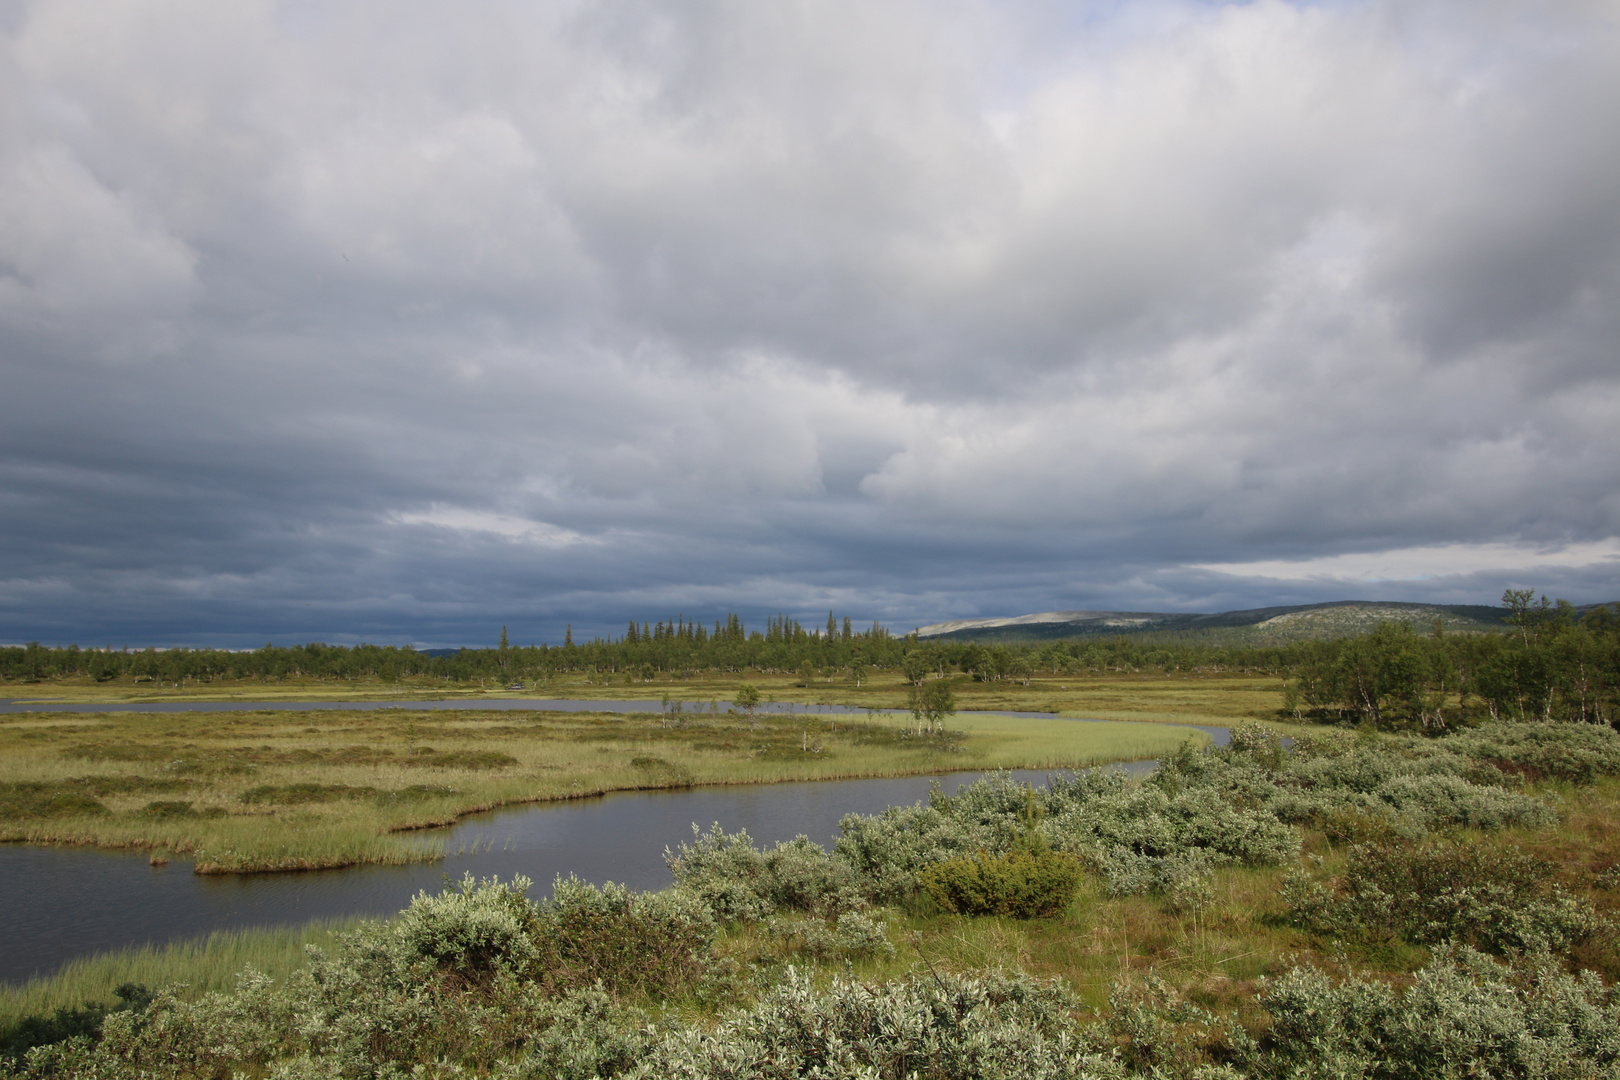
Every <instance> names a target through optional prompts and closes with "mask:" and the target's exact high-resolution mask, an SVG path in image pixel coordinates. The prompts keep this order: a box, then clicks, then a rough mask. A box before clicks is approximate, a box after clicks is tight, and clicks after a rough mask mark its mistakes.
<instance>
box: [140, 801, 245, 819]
mask: <svg viewBox="0 0 1620 1080" xmlns="http://www.w3.org/2000/svg"><path fill="white" fill-rule="evenodd" d="M137 813H139V814H141V815H142V816H143V817H149V818H159V819H164V818H217V817H224V816H225V810H224V809H223V808H222V807H218V806H209V807H204V808H203V809H201V810H198V809H196V808H195V807H194V806H193V805H192V803H191V802H190V801H188V800H183V799H154V800H153V801H151V802H149V803H147V804H146V805H145V806H143V807H141V809H140V810H139V811H137Z"/></svg>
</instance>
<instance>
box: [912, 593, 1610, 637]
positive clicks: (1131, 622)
mask: <svg viewBox="0 0 1620 1080" xmlns="http://www.w3.org/2000/svg"><path fill="white" fill-rule="evenodd" d="M1592 606H1596V605H1592ZM1502 615H1503V609H1502V608H1500V607H1487V606H1484V605H1469V604H1408V603H1401V602H1398V601H1375V600H1338V601H1334V602H1332V603H1327V604H1301V605H1298V606H1295V607H1269V608H1251V609H1249V610H1247V611H1223V612H1219V613H1216V614H1197V613H1187V612H1165V611H1047V612H1042V613H1040V614H1037V615H1019V616H1016V617H1013V618H1002V619H957V620H954V621H951V622H942V623H935V624H933V625H932V626H924V627H922V628H921V629H919V630H918V631H917V636H918V637H922V638H934V639H938V640H945V641H953V640H954V641H966V640H970V639H971V640H973V641H981V642H1015V641H1052V640H1057V639H1066V638H1084V637H1115V636H1118V635H1121V634H1127V635H1132V636H1136V635H1151V636H1154V637H1166V638H1174V639H1178V640H1183V641H1187V642H1188V643H1192V642H1195V641H1204V642H1207V643H1209V644H1233V645H1237V644H1255V645H1263V644H1272V643H1278V642H1284V641H1301V640H1305V639H1309V638H1335V637H1347V636H1349V635H1352V634H1362V633H1366V632H1367V631H1369V630H1371V629H1373V628H1374V627H1375V626H1377V625H1378V624H1379V623H1381V622H1405V623H1410V624H1411V625H1412V626H1413V627H1414V628H1416V629H1419V630H1427V629H1428V628H1429V627H1431V626H1433V625H1434V620H1435V619H1439V620H1440V621H1441V625H1443V626H1444V627H1445V628H1446V630H1448V631H1461V632H1474V633H1478V632H1480V631H1486V630H1501V629H1502V628H1503V626H1504V624H1503V622H1502Z"/></svg>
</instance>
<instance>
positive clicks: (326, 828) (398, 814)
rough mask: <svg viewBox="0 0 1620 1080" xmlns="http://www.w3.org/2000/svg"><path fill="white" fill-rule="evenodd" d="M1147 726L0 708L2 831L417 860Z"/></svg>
mask: <svg viewBox="0 0 1620 1080" xmlns="http://www.w3.org/2000/svg"><path fill="white" fill-rule="evenodd" d="M1189 738H1190V739H1192V740H1194V741H1195V742H1199V743H1202V742H1203V741H1205V740H1206V739H1207V737H1206V736H1204V735H1203V734H1202V733H1200V732H1196V731H1191V730H1189V729H1186V728H1177V727H1168V726H1165V725H1162V724H1122V725H1116V724H1077V723H1074V722H1073V721H1065V720H1051V719H1047V720H1041V719H1030V718H1022V719H1017V720H1014V719H1011V718H1008V717H996V716H973V717H958V718H956V719H955V720H953V721H952V722H951V724H950V726H949V728H948V729H945V730H937V729H936V730H927V731H923V732H921V733H919V731H918V730H917V728H916V726H915V725H913V724H912V723H911V720H910V717H909V716H882V715H879V716H874V717H866V716H864V715H860V714H856V715H843V716H817V715H802V714H796V715H790V716H785V715H772V714H765V713H761V714H759V715H757V716H756V717H753V718H749V717H747V716H745V715H741V714H736V713H733V712H730V711H725V712H722V711H720V709H719V706H718V704H717V705H716V706H715V707H714V711H703V712H698V711H681V712H662V713H630V714H615V713H560V712H538V711H503V712H498V713H490V712H475V711H464V712H463V711H450V710H436V711H431V712H430V711H421V710H411V709H408V708H405V709H387V710H372V711H362V710H353V711H349V710H324V711H319V712H284V711H275V710H262V711H253V712H230V713H227V712H202V713H197V712H185V713H134V712H125V713H13V714H8V715H5V716H3V717H0V839H4V840H12V841H18V840H21V841H28V842H33V843H56V844H95V845H98V846H103V847H129V848H137V849H149V850H150V851H152V853H153V857H154V858H162V857H165V856H167V855H184V856H187V857H189V858H191V859H193V860H195V863H196V868H197V870H198V871H199V872H203V873H217V872H239V871H257V870H289V869H312V868H320V867H335V866H346V865H353V864H356V863H401V862H407V861H414V860H421V859H424V858H433V857H435V856H436V855H437V854H438V851H439V846H438V842H437V841H431V840H425V839H423V838H421V837H420V836H418V835H417V834H416V830H420V829H422V828H425V827H429V826H435V825H443V824H447V823H450V822H453V821H455V820H456V819H457V818H459V817H461V816H463V815H465V814H469V813H473V812H476V811H481V810H488V809H491V808H494V807H499V806H509V805H514V804H518V803H525V802H541V801H547V800H555V799H572V798H581V797H585V796H591V795H599V794H603V793H605V792H609V791H626V790H644V789H654V788H671V787H684V786H690V785H706V784H758V783H772V782H778V781H786V780H816V779H841V778H851V777H881V776H905V775H916V774H928V773H935V772H940V771H957V770H985V769H997V768H1023V767H1029V768H1075V767H1082V766H1085V765H1090V764H1096V763H1101V762H1108V761H1121V760H1133V759H1141V758H1151V757H1158V756H1160V755H1162V754H1164V753H1168V752H1170V751H1172V750H1174V749H1175V747H1177V746H1178V745H1180V744H1181V743H1182V742H1184V741H1186V740H1188V739H1189Z"/></svg>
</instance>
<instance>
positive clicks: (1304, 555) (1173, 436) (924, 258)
mask: <svg viewBox="0 0 1620 1080" xmlns="http://www.w3.org/2000/svg"><path fill="white" fill-rule="evenodd" d="M0 375H3V378H4V384H5V385H4V392H3V394H0V556H3V558H0V640H23V639H27V638H40V639H42V640H51V641H68V640H78V641H80V642H81V643H84V644H105V643H112V644H124V643H126V642H128V643H130V644H144V643H148V642H153V643H181V642H223V643H255V642H259V641H262V640H264V639H265V638H267V637H275V638H277V639H278V640H288V639H296V638H311V637H320V638H324V639H327V640H356V639H360V638H365V639H369V640H374V641H415V642H419V643H427V644H438V643H452V644H459V643H463V642H466V643H475V642H482V641H485V640H487V639H492V638H493V636H494V634H495V633H497V632H498V627H499V625H500V624H501V623H508V624H511V626H512V627H513V633H514V637H516V638H517V639H519V640H529V639H536V640H545V639H551V640H555V639H556V638H557V637H559V636H560V633H561V628H562V626H563V624H565V623H572V624H574V625H575V627H576V628H579V629H582V630H584V631H586V632H596V631H608V630H616V629H617V628H618V627H619V626H621V625H622V623H623V621H624V620H625V619H627V618H629V617H632V616H633V617H637V618H640V617H646V616H649V615H652V616H656V615H657V614H658V613H659V612H669V613H673V612H675V611H684V612H686V613H688V614H696V615H698V616H699V617H713V615H714V614H716V613H719V612H721V611H724V610H728V609H734V610H740V611H743V612H745V613H755V614H757V613H759V612H763V611H766V610H778V609H782V610H787V611H790V612H796V613H801V612H802V613H805V614H809V613H811V612H815V611H825V610H826V608H828V607H835V608H837V609H838V610H839V611H840V612H849V613H851V614H853V615H855V616H856V617H858V618H881V619H883V620H885V621H889V622H893V623H896V624H898V625H899V626H900V628H901V629H909V627H910V626H913V625H918V624H922V623H926V622H931V621H936V620H938V619H942V618H961V617H971V616H974V615H981V614H996V615H1001V614H1013V613H1017V612H1021V611H1027V610H1054V609H1073V608H1087V607H1121V608H1131V609H1138V610H1141V609H1155V608H1178V609H1201V610H1213V609H1220V608H1225V607H1252V606H1258V605H1260V604H1263V603H1279V602H1305V601H1311V600H1318V599H1337V598H1343V597H1352V596H1365V597H1384V598H1391V599H1435V600H1450V601H1458V602H1476V603H1477V602H1492V601H1493V600H1494V598H1495V597H1496V596H1497V595H1499V594H1500V592H1501V590H1502V588H1504V587H1506V586H1508V585H1513V586H1530V587H1539V588H1544V589H1546V590H1547V591H1549V592H1552V593H1555V594H1558V595H1566V596H1569V597H1570V598H1571V599H1575V600H1579V601H1590V600H1599V599H1613V598H1616V597H1620V568H1617V564H1616V560H1615V557H1614V552H1615V550H1616V547H1615V544H1616V537H1620V452H1617V451H1620V19H1617V17H1616V14H1615V9H1614V7H1613V5H1612V4H1610V3H1604V2H1596V0H1594V2H1586V3H1583V2H1576V0H1570V2H1555V3H1534V4H1531V3H1527V2H1526V3H1510V2H1503V3H1485V4H1481V3H1460V2H1459V3H1447V2H1433V3H1416V4H1382V3H1371V2H1369V3H1330V4H1287V3H1282V2H1273V0H1257V2H1255V3H1250V4H1242V5H1218V4H1205V3H1169V2H1167V3H1159V2H1155V0H1148V2H1145V3H1133V4H1128V5H1114V4H1105V3H1097V4H1091V5H1087V4H1078V5H1076V4H1050V3H1045V2H1042V0H1027V2H1023V3H1013V4H991V3H987V2H984V3H972V2H965V0H945V2H943V3H941V2H934V3H927V4H924V3H920V2H916V3H913V2H907V0H877V2H873V0H860V2H855V0H847V2H846V0H832V2H824V3H816V4H809V3H788V4H775V5H761V4H752V3H746V2H744V0H684V2H682V0H677V2H668V0H661V2H659V3H651V2H638V0H602V2H597V3H578V4H572V5H570V4H554V5H531V4H520V3H515V2H513V3H501V2H498V0H497V2H494V3H490V4H485V5H479V6H478V7H477V8H468V7H466V6H465V5H450V4H443V3H428V2H420V3H408V2H407V3H401V2H389V3H382V2H380V0H375V2H365V0H356V2H335V3H320V4H315V3H308V2H288V3H280V4H276V3H270V2H260V3H243V4H233V5H219V4H214V3H207V2H203V0H167V2H159V0H151V2H133V3H129V4H120V5H113V6H111V7H109V6H108V5H105V4H95V3H90V2H88V0H37V2H33V3H27V2H22V3H17V2H13V3H9V4H5V5H0ZM1368 567H1372V568H1373V569H1372V570H1368V569H1367V568H1368ZM1290 568H1294V569H1290Z"/></svg>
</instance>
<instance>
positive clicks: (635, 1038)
mask: <svg viewBox="0 0 1620 1080" xmlns="http://www.w3.org/2000/svg"><path fill="white" fill-rule="evenodd" d="M535 1019H536V1020H537V1022H538V1023H540V1024H541V1025H543V1026H542V1027H541V1029H540V1031H539V1033H538V1034H537V1035H535V1036H534V1037H533V1039H531V1040H530V1042H529V1048H528V1052H527V1053H526V1054H525V1055H524V1056H523V1058H522V1059H521V1060H520V1061H519V1062H518V1065H517V1069H516V1070H515V1072H516V1075H517V1076H518V1077H523V1078H525V1080H527V1078H531V1077H532V1078H533V1080H595V1078H597V1077H603V1076H617V1075H619V1074H620V1073H624V1072H627V1071H629V1070H630V1069H632V1068H633V1067H634V1066H635V1065H636V1063H637V1062H639V1061H641V1060H642V1059H643V1058H645V1057H646V1056H647V1054H648V1053H649V1052H650V1051H651V1050H652V1048H653V1047H654V1045H656V1043H657V1041H658V1040H657V1036H656V1035H655V1034H654V1033H653V1031H652V1029H651V1028H649V1027H648V1017H647V1014H646V1013H644V1012H642V1011H641V1010H640V1009H635V1008H631V1007H629V1006H626V1005H623V1004H620V1003H619V1002H617V1001H615V1000H614V999H613V997H612V996H611V995H609V994H607V993H605V992H603V991H602V990H600V989H597V988H592V989H589V990H581V991H579V992H578V993H575V994H570V995H569V996H567V997H565V998H562V999H561V1000H559V1001H557V1002H555V1003H552V1004H549V1005H548V1006H547V1007H546V1008H545V1009H542V1010H541V1011H540V1012H539V1014H538V1015H537V1016H536V1018H535Z"/></svg>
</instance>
